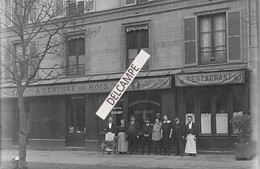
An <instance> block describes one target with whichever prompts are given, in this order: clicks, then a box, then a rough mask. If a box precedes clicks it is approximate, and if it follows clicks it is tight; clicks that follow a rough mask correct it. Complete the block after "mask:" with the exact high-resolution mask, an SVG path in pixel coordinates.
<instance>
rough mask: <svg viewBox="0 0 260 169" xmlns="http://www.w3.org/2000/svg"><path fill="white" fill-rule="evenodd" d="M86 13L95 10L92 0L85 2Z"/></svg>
mask: <svg viewBox="0 0 260 169" xmlns="http://www.w3.org/2000/svg"><path fill="white" fill-rule="evenodd" d="M85 10H86V12H91V11H94V10H95V1H94V0H86V9H85Z"/></svg>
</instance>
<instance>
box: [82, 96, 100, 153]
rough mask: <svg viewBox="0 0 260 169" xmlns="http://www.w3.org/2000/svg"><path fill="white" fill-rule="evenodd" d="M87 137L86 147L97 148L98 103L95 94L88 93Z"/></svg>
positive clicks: (88, 148) (89, 148)
mask: <svg viewBox="0 0 260 169" xmlns="http://www.w3.org/2000/svg"><path fill="white" fill-rule="evenodd" d="M85 98H86V112H85V113H86V114H85V117H86V120H85V121H86V139H85V147H86V149H87V150H97V147H98V137H97V134H98V131H97V127H98V126H97V116H96V114H95V113H96V111H97V104H96V96H95V95H86V97H85Z"/></svg>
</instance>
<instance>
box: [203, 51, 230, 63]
mask: <svg viewBox="0 0 260 169" xmlns="http://www.w3.org/2000/svg"><path fill="white" fill-rule="evenodd" d="M226 62H227V52H226V51H225V50H221V51H210V52H203V53H199V64H200V65H206V64H218V63H226Z"/></svg>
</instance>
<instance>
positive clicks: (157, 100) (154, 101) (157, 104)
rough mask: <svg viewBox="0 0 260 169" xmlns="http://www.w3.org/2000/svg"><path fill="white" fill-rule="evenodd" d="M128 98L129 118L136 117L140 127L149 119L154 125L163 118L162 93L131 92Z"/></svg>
mask: <svg viewBox="0 0 260 169" xmlns="http://www.w3.org/2000/svg"><path fill="white" fill-rule="evenodd" d="M128 96H129V97H128V112H129V113H128V117H130V116H131V115H135V116H136V119H137V121H138V123H139V124H140V126H142V125H143V124H144V121H145V119H147V118H148V119H149V120H150V122H151V123H152V124H153V123H154V121H155V118H158V117H161V99H162V98H161V92H156V91H154V92H152V91H143V92H130V93H129V95H128Z"/></svg>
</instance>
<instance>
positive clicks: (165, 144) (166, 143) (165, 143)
mask: <svg viewBox="0 0 260 169" xmlns="http://www.w3.org/2000/svg"><path fill="white" fill-rule="evenodd" d="M163 120H164V121H163V123H162V130H161V136H162V149H163V150H164V155H166V154H168V155H170V143H171V141H170V140H171V136H172V123H171V121H170V120H169V119H168V116H167V115H164V116H163Z"/></svg>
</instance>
